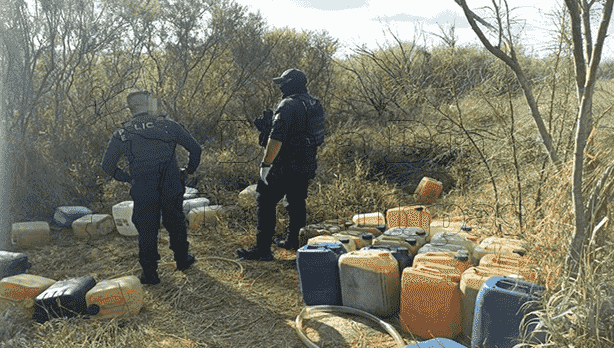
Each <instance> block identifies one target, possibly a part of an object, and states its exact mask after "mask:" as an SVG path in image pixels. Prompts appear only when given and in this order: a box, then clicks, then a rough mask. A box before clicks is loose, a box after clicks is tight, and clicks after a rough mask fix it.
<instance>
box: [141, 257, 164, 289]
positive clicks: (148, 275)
mask: <svg viewBox="0 0 614 348" xmlns="http://www.w3.org/2000/svg"><path fill="white" fill-rule="evenodd" d="M141 267H143V273H141V275H140V276H139V279H140V280H141V284H145V285H156V284H160V277H158V263H157V262H153V263H151V262H141Z"/></svg>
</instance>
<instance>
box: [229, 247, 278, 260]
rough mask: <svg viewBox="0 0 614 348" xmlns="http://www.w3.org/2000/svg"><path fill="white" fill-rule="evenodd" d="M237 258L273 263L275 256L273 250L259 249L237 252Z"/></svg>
mask: <svg viewBox="0 0 614 348" xmlns="http://www.w3.org/2000/svg"><path fill="white" fill-rule="evenodd" d="M237 256H238V257H239V258H240V259H242V260H256V261H273V260H274V258H273V254H271V248H268V250H263V249H260V248H258V247H253V248H251V249H239V250H237Z"/></svg>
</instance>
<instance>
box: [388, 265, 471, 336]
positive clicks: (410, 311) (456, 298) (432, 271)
mask: <svg viewBox="0 0 614 348" xmlns="http://www.w3.org/2000/svg"><path fill="white" fill-rule="evenodd" d="M459 280H460V275H459V273H457V272H453V271H452V272H451V273H444V272H442V271H441V270H440V269H438V268H437V267H424V266H421V267H420V268H414V267H408V268H405V270H403V276H402V277H401V305H400V325H401V327H402V328H403V330H406V331H407V332H410V333H413V334H415V335H418V336H420V337H422V338H428V337H433V336H437V337H444V338H454V337H455V336H456V335H458V334H459V333H461V330H462V326H461V293H460V289H459V283H458V282H459Z"/></svg>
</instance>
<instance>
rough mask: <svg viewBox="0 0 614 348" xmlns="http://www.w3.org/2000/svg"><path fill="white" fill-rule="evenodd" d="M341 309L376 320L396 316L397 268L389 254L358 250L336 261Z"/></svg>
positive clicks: (373, 250)
mask: <svg viewBox="0 0 614 348" xmlns="http://www.w3.org/2000/svg"><path fill="white" fill-rule="evenodd" d="M339 278H340V282H341V295H342V299H343V305H344V306H348V307H353V308H357V309H360V310H363V311H365V312H367V313H371V314H373V315H376V316H379V317H384V318H386V317H391V316H393V315H395V314H397V313H398V312H399V286H400V283H399V264H398V262H397V260H396V259H395V257H394V256H392V254H391V253H390V252H387V251H382V250H376V249H371V250H368V249H367V250H365V249H363V250H358V251H353V252H350V253H347V254H343V255H341V256H340V257H339Z"/></svg>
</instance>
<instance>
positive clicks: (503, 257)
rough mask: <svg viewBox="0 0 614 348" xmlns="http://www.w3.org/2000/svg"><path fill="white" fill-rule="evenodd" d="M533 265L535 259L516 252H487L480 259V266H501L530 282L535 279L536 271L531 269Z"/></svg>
mask: <svg viewBox="0 0 614 348" xmlns="http://www.w3.org/2000/svg"><path fill="white" fill-rule="evenodd" d="M533 265H535V261H534V260H533V259H532V258H530V257H528V256H520V255H518V254H487V255H484V256H483V257H482V258H481V259H480V267H486V268H503V269H505V270H508V271H509V272H510V273H511V274H517V275H519V276H521V277H523V278H525V279H526V280H528V281H530V282H535V281H536V280H537V273H536V272H535V271H533V270H532V269H531V266H533Z"/></svg>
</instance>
